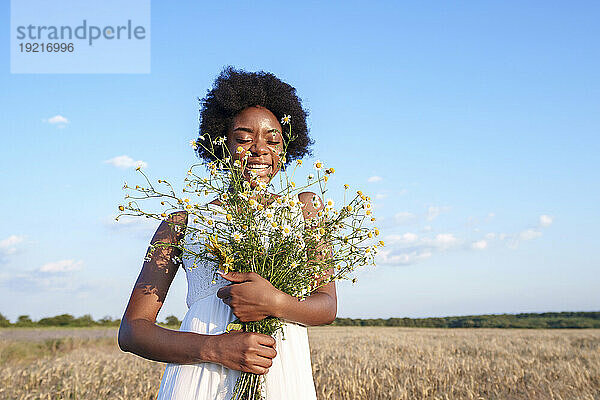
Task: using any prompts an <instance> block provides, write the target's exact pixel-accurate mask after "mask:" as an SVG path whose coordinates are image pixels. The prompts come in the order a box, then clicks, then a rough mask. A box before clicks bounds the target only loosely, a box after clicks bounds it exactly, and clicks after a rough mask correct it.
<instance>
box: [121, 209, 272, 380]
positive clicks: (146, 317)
mask: <svg viewBox="0 0 600 400" xmlns="http://www.w3.org/2000/svg"><path fill="white" fill-rule="evenodd" d="M169 222H171V223H175V224H177V225H179V226H181V227H182V228H183V229H180V230H179V231H176V230H174V229H173V228H172V227H171V226H170V225H169ZM186 226H187V213H186V212H185V211H183V212H177V213H173V214H171V215H170V216H169V219H168V221H163V222H161V224H160V226H159V227H158V229H157V231H156V233H155V234H154V237H153V238H152V241H151V243H152V244H155V243H157V242H162V243H171V244H177V243H179V241H180V240H181V239H182V238H183V236H184V234H185V227H186ZM175 256H177V257H179V256H181V250H180V249H177V248H175V247H171V246H168V247H159V248H157V249H156V250H155V252H154V254H153V255H152V257H151V258H150V260H148V261H145V262H144V265H143V266H142V271H141V272H140V274H139V276H138V279H137V281H136V283H135V285H134V288H133V291H132V293H131V297H130V299H129V303H128V304H127V308H126V310H125V313H124V315H123V318H122V320H121V325H120V327H119V337H118V342H119V347H120V348H121V350H123V351H127V352H131V353H134V354H137V355H139V356H141V357H144V358H147V359H150V360H155V361H161V362H170V363H177V364H194V363H200V362H214V363H219V364H222V365H224V366H225V367H227V368H230V369H237V370H241V371H246V372H253V373H257V374H264V373H266V371H268V368H269V367H270V366H271V359H272V358H273V357H275V355H276V352H275V349H274V345H275V340H274V339H273V338H271V337H270V336H267V335H261V334H250V333H246V332H231V333H227V334H222V335H201V334H197V333H193V332H181V331H174V330H170V329H165V328H162V327H160V326H158V325H156V316H157V314H158V312H159V311H160V308H161V307H162V304H163V302H164V300H165V297H166V296H167V292H168V290H169V287H170V286H171V283H172V281H173V278H174V277H175V274H176V272H177V268H178V264H176V263H174V262H173V257H175Z"/></svg>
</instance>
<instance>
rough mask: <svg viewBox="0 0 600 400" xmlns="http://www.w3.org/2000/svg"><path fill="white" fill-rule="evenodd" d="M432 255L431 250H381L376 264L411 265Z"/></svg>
mask: <svg viewBox="0 0 600 400" xmlns="http://www.w3.org/2000/svg"><path fill="white" fill-rule="evenodd" d="M431 256H432V253H431V252H430V251H418V250H414V251H411V252H408V253H398V252H397V251H394V250H379V251H378V253H377V255H376V257H377V260H376V264H387V265H409V264H414V263H415V262H417V261H420V260H424V259H426V258H429V257H431Z"/></svg>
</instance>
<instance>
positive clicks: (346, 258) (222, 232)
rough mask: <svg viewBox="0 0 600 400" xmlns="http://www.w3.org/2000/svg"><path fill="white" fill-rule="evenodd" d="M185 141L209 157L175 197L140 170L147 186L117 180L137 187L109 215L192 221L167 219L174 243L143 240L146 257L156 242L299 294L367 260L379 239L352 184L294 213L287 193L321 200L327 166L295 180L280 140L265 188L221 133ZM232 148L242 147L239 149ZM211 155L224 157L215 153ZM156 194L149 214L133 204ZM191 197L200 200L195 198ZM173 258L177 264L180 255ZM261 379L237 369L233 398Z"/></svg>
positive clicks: (263, 324) (252, 395) (275, 326)
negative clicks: (336, 196)
mask: <svg viewBox="0 0 600 400" xmlns="http://www.w3.org/2000/svg"><path fill="white" fill-rule="evenodd" d="M282 123H283V124H284V125H287V127H288V128H289V129H288V130H287V131H286V132H284V135H285V136H286V137H287V141H285V142H286V143H287V144H289V142H290V141H292V140H294V139H295V138H294V136H293V134H292V129H291V124H290V121H289V117H284V119H283V120H282ZM205 142H206V143H205ZM190 144H191V145H192V146H193V147H196V146H203V147H204V148H205V149H207V151H209V152H210V153H211V154H212V155H213V156H214V158H215V159H216V160H217V161H212V162H208V163H201V164H195V165H192V167H191V168H190V169H189V170H188V176H187V177H186V178H185V182H186V184H185V187H184V190H183V191H184V195H183V196H182V197H178V196H177V195H176V193H175V191H174V190H173V187H172V185H171V184H170V183H169V182H168V181H166V180H162V179H159V180H158V184H161V185H164V187H166V188H167V189H168V191H167V192H165V193H163V192H161V191H160V190H158V188H157V187H155V186H154V185H153V184H152V183H151V181H150V179H149V178H148V176H147V175H146V174H144V172H142V170H141V168H137V171H139V172H140V173H141V174H142V175H143V176H144V178H145V180H146V182H147V185H146V186H139V185H136V186H135V188H133V187H130V186H128V185H127V183H125V185H124V187H123V188H124V189H131V190H134V191H136V192H138V193H137V194H136V195H135V196H131V195H129V194H127V195H126V196H125V198H126V199H130V200H129V201H128V203H127V204H126V205H120V206H119V210H120V211H121V212H122V213H121V214H119V215H118V216H117V219H118V218H119V217H120V216H122V215H134V216H145V217H146V218H156V219H159V220H166V219H167V213H169V212H171V211H174V210H185V211H186V212H187V213H188V221H193V222H194V223H193V224H188V226H187V227H182V226H178V225H176V224H175V223H173V222H171V223H172V224H173V225H174V226H173V228H174V229H175V231H181V230H182V229H186V230H187V232H186V235H185V239H184V240H183V241H182V242H180V243H178V244H173V243H163V242H156V243H154V244H153V245H151V246H150V249H149V251H148V255H147V256H151V255H152V253H153V252H154V251H155V250H156V248H159V247H165V246H173V247H177V248H179V249H180V250H181V251H182V257H184V258H185V257H189V258H192V259H193V260H195V261H194V262H193V265H196V264H197V263H200V262H201V261H203V262H207V261H208V262H210V263H211V264H212V265H214V274H217V272H218V271H221V272H224V273H227V272H228V271H236V272H255V273H257V274H259V275H260V276H262V277H263V278H265V279H267V280H268V281H269V282H270V283H271V284H272V285H273V286H274V287H275V288H276V289H278V290H280V291H282V292H284V293H287V294H289V295H291V296H295V297H297V298H298V299H299V300H303V299H304V298H306V297H307V296H310V294H311V292H313V291H314V290H316V289H317V288H319V287H321V286H324V285H326V284H328V283H329V282H331V281H333V280H338V279H351V278H350V274H351V272H352V271H353V270H354V269H355V268H356V267H358V266H361V265H367V264H373V265H374V256H375V254H376V252H377V247H378V246H383V245H384V243H383V241H376V239H375V237H376V236H378V235H379V230H378V229H377V228H376V227H373V226H372V223H373V222H374V221H375V218H374V217H373V215H372V210H371V203H370V198H369V197H368V196H366V195H365V194H363V193H362V192H361V191H360V190H359V191H356V192H355V193H354V194H353V195H348V193H349V185H344V201H343V204H342V205H341V206H340V207H339V208H336V207H335V205H334V202H333V200H331V199H327V200H326V201H325V204H321V200H320V198H319V197H317V196H314V198H313V200H312V201H313V205H314V207H315V209H317V210H318V211H316V212H315V215H312V216H310V217H309V218H307V219H306V221H305V220H304V218H302V213H301V212H298V211H301V208H302V206H303V205H302V204H301V203H299V202H297V201H295V199H296V198H297V197H295V194H297V193H300V192H302V191H306V190H307V189H308V190H310V189H312V191H314V192H317V193H320V194H321V198H325V193H326V191H327V190H328V189H327V182H328V180H329V177H330V176H331V175H332V174H333V173H334V172H335V170H334V168H327V169H326V168H324V166H323V164H322V163H321V162H320V161H317V162H315V164H314V168H315V173H314V174H312V173H311V174H309V175H308V177H307V179H306V183H304V184H302V185H297V184H296V183H295V182H294V176H295V173H296V170H297V168H298V167H299V166H301V165H302V160H298V161H296V162H295V165H294V168H293V171H292V172H291V174H288V171H287V169H285V168H283V167H284V164H285V151H286V148H287V145H286V146H285V147H284V150H283V153H282V154H281V157H280V166H281V167H282V168H281V170H282V173H281V174H279V175H280V179H279V183H280V185H279V186H280V188H279V189H278V190H276V191H275V192H276V193H269V190H268V189H269V186H273V185H272V183H271V184H269V185H267V184H266V183H265V182H263V181H259V180H258V179H256V180H255V176H254V175H255V174H252V171H251V172H250V174H251V179H250V180H247V179H245V177H244V175H243V171H244V169H245V167H246V161H247V159H248V156H249V155H250V153H249V152H247V153H246V154H244V156H243V157H238V159H236V160H235V161H233V162H231V160H232V157H231V154H230V153H229V150H228V148H227V146H226V144H225V138H224V137H220V138H217V139H215V140H213V141H211V140H210V139H209V138H208V137H207V136H201V138H200V139H198V140H193V141H191V143H190ZM219 147H220V148H219ZM217 149H219V150H220V151H217ZM237 151H238V152H243V151H244V150H243V148H241V147H239V148H238V149H237ZM216 154H225V155H226V156H225V157H224V158H223V159H219V157H217V155H216ZM239 154H240V155H241V153H239ZM200 166H203V167H205V168H206V173H202V172H198V173H197V171H195V169H197V167H200ZM288 168H289V167H288ZM316 188H318V190H316ZM271 189H273V187H272V188H271ZM214 197H217V198H218V199H219V200H220V203H221V205H220V207H211V206H210V204H207V203H206V200H207V199H208V198H214ZM156 198H161V200H162V201H161V202H160V204H161V206H164V209H163V210H162V212H158V213H149V212H146V211H143V210H142V209H141V207H140V202H141V201H142V200H149V199H156ZM192 198H200V199H203V200H204V201H202V200H201V201H200V202H197V201H194V200H193V199H192ZM298 215H300V218H298ZM198 244H200V246H198ZM199 249H200V250H199ZM175 261H179V262H181V260H180V259H179V260H175ZM215 276H216V275H215ZM354 280H355V279H353V281H354ZM213 282H214V280H213ZM282 326H283V322H282V321H281V320H280V319H278V318H275V317H267V318H265V319H263V320H261V321H254V322H239V321H236V323H235V324H230V326H229V327H228V329H243V330H244V331H247V332H258V333H263V334H267V335H273V336H274V335H275V334H276V333H277V332H278V331H279V330H281V329H282ZM262 378H263V377H262V376H261V375H255V374H252V373H246V372H242V374H241V376H240V378H239V379H238V381H237V383H236V387H235V391H234V396H233V399H261V398H262V394H261V393H262V391H261V386H262V383H263V382H262Z"/></svg>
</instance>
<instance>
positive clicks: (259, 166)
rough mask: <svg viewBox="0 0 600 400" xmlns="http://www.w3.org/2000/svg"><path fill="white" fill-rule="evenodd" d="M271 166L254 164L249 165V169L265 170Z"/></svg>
mask: <svg viewBox="0 0 600 400" xmlns="http://www.w3.org/2000/svg"><path fill="white" fill-rule="evenodd" d="M269 167H270V165H268V164H253V165H248V168H250V169H264V168H269Z"/></svg>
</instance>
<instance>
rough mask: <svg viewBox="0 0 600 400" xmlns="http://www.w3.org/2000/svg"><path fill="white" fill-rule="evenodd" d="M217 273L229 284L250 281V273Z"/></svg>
mask: <svg viewBox="0 0 600 400" xmlns="http://www.w3.org/2000/svg"><path fill="white" fill-rule="evenodd" d="M217 273H218V274H219V275H221V276H222V277H223V278H224V279H227V280H228V281H230V282H236V283H240V282H246V281H249V280H252V272H236V271H229V272H228V273H226V274H223V273H222V272H221V271H217Z"/></svg>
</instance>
